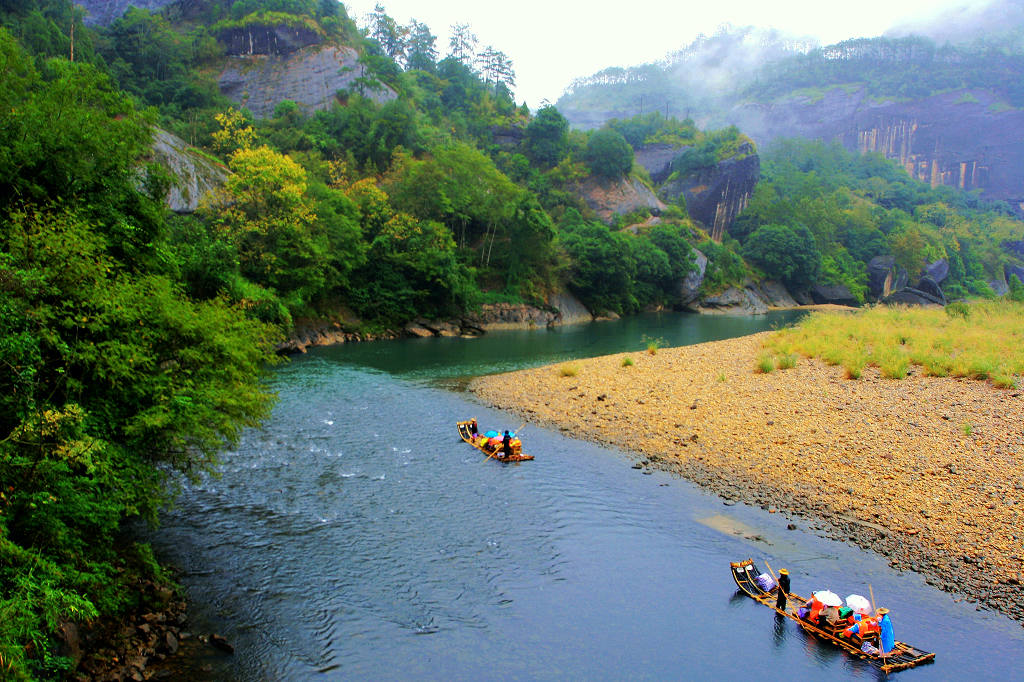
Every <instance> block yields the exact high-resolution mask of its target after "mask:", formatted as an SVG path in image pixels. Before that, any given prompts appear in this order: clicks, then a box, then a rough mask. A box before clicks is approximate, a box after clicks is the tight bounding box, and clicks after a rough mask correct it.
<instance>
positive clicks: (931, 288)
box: [914, 275, 946, 305]
mask: <svg viewBox="0 0 1024 682" xmlns="http://www.w3.org/2000/svg"><path fill="white" fill-rule="evenodd" d="M914 288H915V289H917V290H918V291H921V292H923V293H925V294H928V296H930V297H932V298H934V299H935V300H937V301H940V302H941V303H942V305H946V295H945V294H943V293H942V289H940V288H939V284H938V282H936V281H935V280H934V279H932V278H931V277H929V276H928V275H925V276H924V277H922V278H921V280H920V281H919V282H918V283H917V286H915V287H914Z"/></svg>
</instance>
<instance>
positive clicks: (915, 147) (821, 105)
mask: <svg viewBox="0 0 1024 682" xmlns="http://www.w3.org/2000/svg"><path fill="white" fill-rule="evenodd" d="M732 118H733V120H734V121H735V122H736V123H737V124H738V125H740V127H741V128H742V130H743V131H744V132H745V133H747V134H749V135H750V136H751V137H753V138H754V139H755V140H757V141H758V143H759V144H763V143H766V142H769V141H771V140H772V139H775V138H778V137H806V138H813V139H820V140H826V141H831V140H836V141H839V142H841V143H842V144H843V146H845V147H846V148H847V149H850V150H853V151H859V152H880V153H882V154H884V155H885V156H886V157H887V158H889V159H893V160H895V161H898V162H899V163H900V165H902V166H903V167H904V168H905V169H906V170H907V172H908V173H910V174H911V175H912V176H913V177H915V178H917V179H918V180H922V181H924V182H927V183H930V184H931V185H932V186H933V187H935V186H938V185H948V186H950V187H957V188H960V189H964V190H980V191H981V192H982V194H983V195H984V196H985V197H987V198H990V199H999V200H1004V201H1007V202H1009V203H1010V204H1011V205H1012V206H1014V207H1015V208H1016V209H1017V210H1021V211H1024V138H1022V137H1021V135H1020V131H1021V130H1022V129H1024V111H1021V110H1018V109H1012V108H1010V107H1007V106H1006V105H1005V104H1003V103H1002V102H1001V101H999V100H997V99H995V98H994V97H993V96H992V95H991V94H989V93H987V92H986V91H983V90H957V91H954V92H945V93H942V94H938V95H934V96H932V97H928V98H926V99H921V100H912V101H907V102H897V101H892V100H886V101H878V100H874V99H872V98H871V97H869V96H868V95H867V94H866V93H865V91H864V90H863V89H862V88H859V87H836V88H832V89H830V90H828V91H827V92H825V93H824V94H821V95H816V96H807V95H787V96H785V97H783V98H781V99H779V100H776V101H775V102H772V103H769V104H761V103H758V104H745V105H742V106H740V107H737V108H736V109H734V110H733V112H732Z"/></svg>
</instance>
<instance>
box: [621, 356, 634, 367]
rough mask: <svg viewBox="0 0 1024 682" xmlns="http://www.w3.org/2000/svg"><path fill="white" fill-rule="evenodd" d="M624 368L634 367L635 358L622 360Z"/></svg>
mask: <svg viewBox="0 0 1024 682" xmlns="http://www.w3.org/2000/svg"><path fill="white" fill-rule="evenodd" d="M622 366H623V367H632V366H633V358H630V357H625V358H622Z"/></svg>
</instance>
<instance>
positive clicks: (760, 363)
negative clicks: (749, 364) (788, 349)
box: [754, 353, 775, 374]
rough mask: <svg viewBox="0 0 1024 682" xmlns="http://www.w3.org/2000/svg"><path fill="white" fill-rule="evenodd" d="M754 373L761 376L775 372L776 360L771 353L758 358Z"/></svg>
mask: <svg viewBox="0 0 1024 682" xmlns="http://www.w3.org/2000/svg"><path fill="white" fill-rule="evenodd" d="M754 371H756V372H759V373H760V374H768V373H769V372H774V371H775V358H774V357H772V354H771V353H761V355H759V356H758V358H757V364H756V365H754Z"/></svg>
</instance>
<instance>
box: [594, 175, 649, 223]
mask: <svg viewBox="0 0 1024 682" xmlns="http://www.w3.org/2000/svg"><path fill="white" fill-rule="evenodd" d="M579 193H580V196H582V197H583V200H584V201H585V202H586V203H587V206H589V207H590V208H591V209H592V210H593V211H594V212H595V213H597V215H598V216H599V217H600V218H601V220H603V221H604V222H606V223H609V224H610V223H611V222H612V221H613V220H614V218H615V216H617V215H624V214H626V213H632V212H633V211H636V210H638V209H648V210H650V211H651V213H654V214H655V215H657V214H659V213H661V212H662V211H663V210H665V204H663V203H661V201H660V200H659V199H658V197H656V196H655V195H654V192H652V191H651V189H650V188H649V187H647V186H646V185H644V184H643V183H642V182H640V181H639V180H637V179H636V178H623V179H622V180H610V181H609V180H603V179H601V178H597V177H590V178H587V179H586V180H584V181H583V182H582V183H580V186H579Z"/></svg>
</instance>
